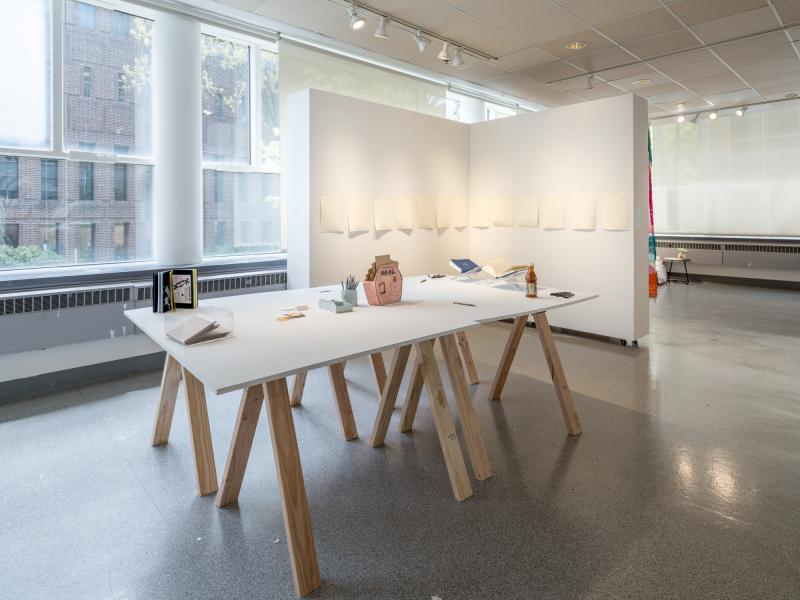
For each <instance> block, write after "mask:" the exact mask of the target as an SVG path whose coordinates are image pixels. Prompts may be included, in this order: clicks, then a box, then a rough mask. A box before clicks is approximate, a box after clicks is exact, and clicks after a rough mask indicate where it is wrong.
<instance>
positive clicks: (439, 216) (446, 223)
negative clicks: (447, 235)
mask: <svg viewBox="0 0 800 600" xmlns="http://www.w3.org/2000/svg"><path fill="white" fill-rule="evenodd" d="M448 227H450V198H439V199H438V200H436V228H437V229H447V228H448Z"/></svg>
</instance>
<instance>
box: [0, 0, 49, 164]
mask: <svg viewBox="0 0 800 600" xmlns="http://www.w3.org/2000/svg"><path fill="white" fill-rule="evenodd" d="M50 5H51V2H50V0H21V1H11V0H7V1H5V2H0V57H3V59H2V60H0V82H2V93H0V146H5V147H9V148H31V149H39V150H44V149H50V146H51V143H52V142H51V128H52V126H51V123H52V121H51V110H50V104H51V90H52V85H51V76H52V71H51V69H52V66H51V60H52V56H51V54H52V53H51V49H50V39H51V37H50V18H51V16H50Z"/></svg>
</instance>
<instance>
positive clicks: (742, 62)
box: [725, 42, 800, 70]
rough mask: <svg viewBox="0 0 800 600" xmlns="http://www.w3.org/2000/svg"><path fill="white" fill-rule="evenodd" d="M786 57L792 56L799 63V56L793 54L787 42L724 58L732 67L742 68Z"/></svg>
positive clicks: (792, 49)
mask: <svg viewBox="0 0 800 600" xmlns="http://www.w3.org/2000/svg"><path fill="white" fill-rule="evenodd" d="M786 58H794V59H795V60H797V64H798V65H800V58H798V57H797V54H795V51H794V48H792V45H791V44H789V43H788V42H787V43H784V44H781V45H780V46H772V47H771V48H764V49H763V50H758V51H756V52H749V53H747V54H739V55H737V56H731V57H729V58H727V59H725V62H727V63H728V64H729V65H730V66H731V67H733V68H734V69H737V70H738V69H742V68H744V67H752V66H756V65H761V64H764V63H769V62H774V61H776V60H783V59H786Z"/></svg>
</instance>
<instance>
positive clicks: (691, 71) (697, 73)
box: [663, 59, 730, 81]
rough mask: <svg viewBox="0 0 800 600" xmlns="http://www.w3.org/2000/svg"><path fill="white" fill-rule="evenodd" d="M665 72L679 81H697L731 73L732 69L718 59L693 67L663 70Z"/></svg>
mask: <svg viewBox="0 0 800 600" xmlns="http://www.w3.org/2000/svg"><path fill="white" fill-rule="evenodd" d="M663 71H664V73H666V74H667V75H669V76H670V77H672V78H673V79H677V80H678V81H683V80H685V79H697V78H698V77H710V76H711V75H719V74H720V73H730V69H728V67H726V66H725V65H723V64H722V63H721V62H720V61H719V60H717V59H714V60H704V61H703V62H699V63H695V64H693V65H684V66H682V67H675V68H673V69H663Z"/></svg>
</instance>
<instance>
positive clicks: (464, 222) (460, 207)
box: [451, 197, 469, 228]
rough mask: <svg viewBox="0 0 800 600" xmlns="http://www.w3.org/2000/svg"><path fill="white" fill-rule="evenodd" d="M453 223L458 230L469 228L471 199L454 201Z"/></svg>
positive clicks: (461, 198) (462, 198)
mask: <svg viewBox="0 0 800 600" xmlns="http://www.w3.org/2000/svg"><path fill="white" fill-rule="evenodd" d="M452 206H453V210H452V219H451V221H452V223H451V225H452V226H453V227H456V228H463V227H469V199H468V198H464V197H460V198H456V199H455V200H453V204H452Z"/></svg>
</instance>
